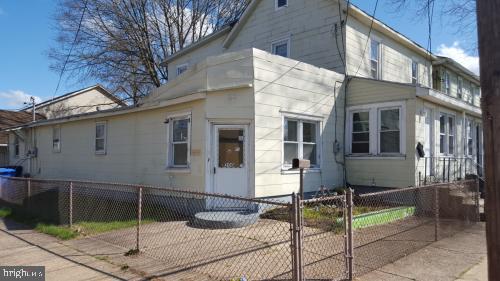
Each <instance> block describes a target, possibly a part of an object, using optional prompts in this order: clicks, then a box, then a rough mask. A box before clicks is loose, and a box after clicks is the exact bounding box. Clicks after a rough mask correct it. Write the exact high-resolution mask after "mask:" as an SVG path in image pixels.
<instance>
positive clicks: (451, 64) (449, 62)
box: [432, 56, 480, 84]
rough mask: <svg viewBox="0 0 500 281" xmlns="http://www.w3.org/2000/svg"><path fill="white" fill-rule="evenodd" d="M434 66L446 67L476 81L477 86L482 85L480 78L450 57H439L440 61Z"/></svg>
mask: <svg viewBox="0 0 500 281" xmlns="http://www.w3.org/2000/svg"><path fill="white" fill-rule="evenodd" d="M432 65H444V66H446V67H448V68H450V69H452V70H454V71H456V72H457V73H460V74H462V75H464V76H466V77H467V78H469V79H471V80H474V82H476V83H477V84H479V83H480V81H479V76H477V75H476V74H475V73H474V72H472V71H470V70H469V69H467V68H466V67H464V66H463V65H461V64H460V63H459V62H457V61H456V60H454V59H452V58H449V57H444V56H438V60H437V61H435V62H434V63H433V64H432Z"/></svg>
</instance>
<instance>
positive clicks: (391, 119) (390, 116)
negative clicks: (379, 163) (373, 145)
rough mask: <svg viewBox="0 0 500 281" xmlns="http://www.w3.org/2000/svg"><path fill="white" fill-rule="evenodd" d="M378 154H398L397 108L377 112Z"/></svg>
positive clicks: (398, 118)
mask: <svg viewBox="0 0 500 281" xmlns="http://www.w3.org/2000/svg"><path fill="white" fill-rule="evenodd" d="M379 120H380V122H379V124H380V126H379V143H380V147H379V152H380V153H400V147H401V145H400V141H401V140H400V135H401V134H400V129H399V127H400V126H399V120H400V117H399V108H391V109H381V110H380V111H379Z"/></svg>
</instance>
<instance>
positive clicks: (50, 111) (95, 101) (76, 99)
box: [21, 84, 127, 119]
mask: <svg viewBox="0 0 500 281" xmlns="http://www.w3.org/2000/svg"><path fill="white" fill-rule="evenodd" d="M126 105H127V104H126V103H125V102H123V101H122V100H120V99H118V98H117V97H115V96H114V95H112V94H111V93H110V92H109V91H108V90H106V89H105V88H104V87H103V86H101V85H99V84H97V85H94V86H90V87H86V88H83V89H80V90H77V91H73V92H69V93H66V94H64V95H61V96H57V97H55V98H52V99H49V100H46V101H44V102H41V103H38V104H36V105H35V111H36V112H37V113H40V114H42V115H43V116H45V117H46V118H47V119H53V118H58V117H63V116H69V115H74V114H80V113H86V112H92V111H98V110H105V109H110V108H116V107H121V106H126ZM21 110H22V111H26V112H31V111H32V106H27V107H25V108H23V109H21Z"/></svg>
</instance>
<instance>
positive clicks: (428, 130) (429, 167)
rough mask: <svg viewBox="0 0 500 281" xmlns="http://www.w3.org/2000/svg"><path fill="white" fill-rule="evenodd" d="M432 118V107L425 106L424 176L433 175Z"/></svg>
mask: <svg viewBox="0 0 500 281" xmlns="http://www.w3.org/2000/svg"><path fill="white" fill-rule="evenodd" d="M433 125H434V118H432V109H430V108H427V107H426V108H425V125H424V133H425V137H424V152H425V163H424V165H425V167H424V169H425V176H433V175H434V158H433V156H434V149H433V148H434V147H433V145H434V130H433Z"/></svg>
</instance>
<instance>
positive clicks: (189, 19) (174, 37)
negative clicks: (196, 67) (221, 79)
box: [48, 0, 247, 103]
mask: <svg viewBox="0 0 500 281" xmlns="http://www.w3.org/2000/svg"><path fill="white" fill-rule="evenodd" d="M246 3H247V1H246V0H85V1H81V0H61V2H59V4H58V9H57V12H56V15H55V20H56V21H55V22H56V24H55V28H56V29H57V30H58V36H57V38H56V46H55V47H53V48H51V49H50V50H49V52H48V54H49V57H50V58H51V59H52V65H51V68H52V69H53V70H56V71H61V69H63V67H64V66H65V71H66V72H65V74H66V75H67V76H68V77H70V78H75V79H78V81H85V80H87V79H93V80H98V81H100V82H102V83H103V84H105V85H106V86H107V87H108V88H110V89H111V90H112V91H113V92H115V93H116V95H117V96H119V97H120V98H122V99H123V100H127V101H129V102H131V103H136V102H137V100H138V99H139V98H140V97H141V96H144V95H146V94H147V93H148V91H149V89H150V88H151V87H158V86H160V85H161V84H163V83H165V82H167V80H168V71H167V69H166V68H164V67H162V66H160V63H161V62H162V61H163V60H164V59H165V58H166V57H168V56H169V55H170V54H172V53H174V52H176V51H178V50H179V49H182V48H183V47H185V46H187V45H189V44H191V43H193V42H195V41H197V40H200V39H201V38H202V37H204V36H206V35H208V34H210V33H211V32H213V31H216V30H218V29H220V28H222V27H223V26H225V25H227V24H231V23H232V22H234V21H235V20H236V19H237V18H239V16H240V15H241V13H242V11H243V10H244V8H245V6H246ZM82 15H83V18H82ZM76 34H78V36H77V37H76V40H75V35H76ZM70 50H71V52H70ZM68 54H70V55H69V56H68Z"/></svg>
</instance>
